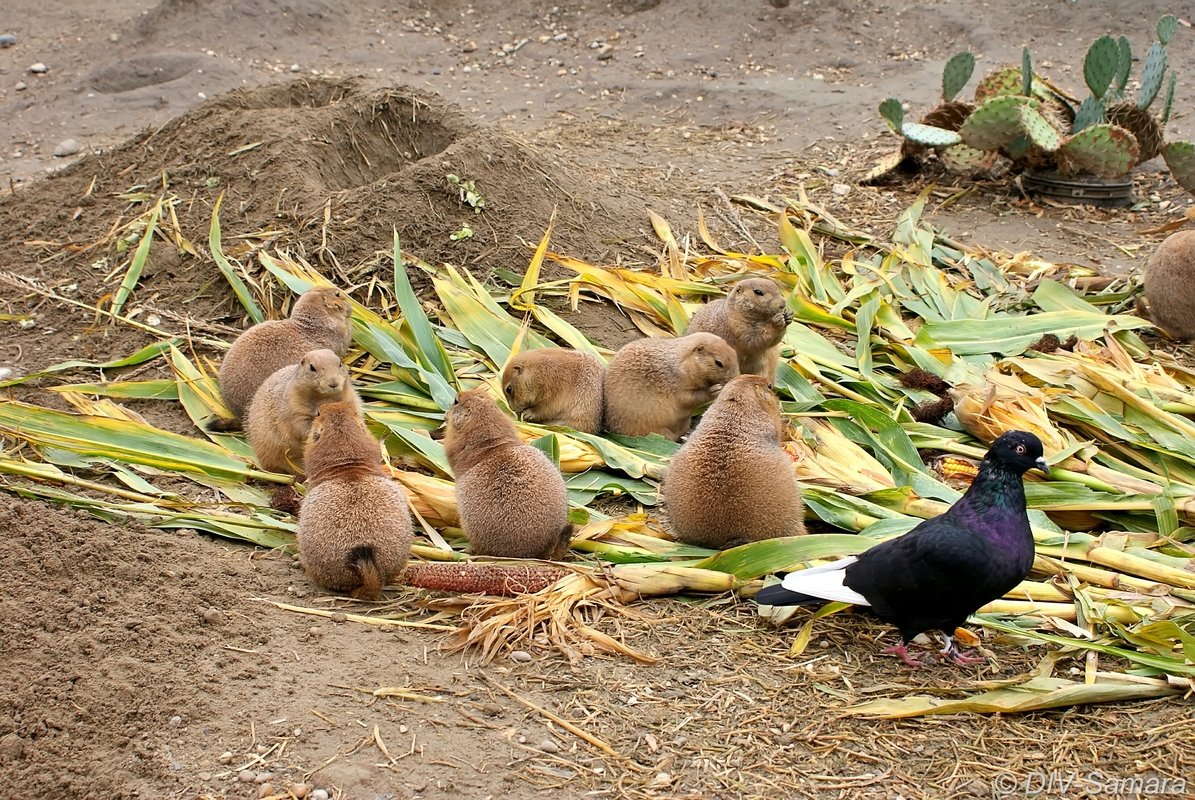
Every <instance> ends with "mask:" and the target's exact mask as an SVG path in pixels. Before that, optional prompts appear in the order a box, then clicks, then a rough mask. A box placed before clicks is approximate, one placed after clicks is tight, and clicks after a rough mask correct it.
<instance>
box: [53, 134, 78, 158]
mask: <svg viewBox="0 0 1195 800" xmlns="http://www.w3.org/2000/svg"><path fill="white" fill-rule="evenodd" d="M82 149H83V145H81V144H79V140H78V139H63V140H62V141H61V142H59V143H58V146H57V147H55V148H54V156H55V157H56V158H66V157H67V156H73V155H75V154H76V153H78V152H79V151H80V150H82Z"/></svg>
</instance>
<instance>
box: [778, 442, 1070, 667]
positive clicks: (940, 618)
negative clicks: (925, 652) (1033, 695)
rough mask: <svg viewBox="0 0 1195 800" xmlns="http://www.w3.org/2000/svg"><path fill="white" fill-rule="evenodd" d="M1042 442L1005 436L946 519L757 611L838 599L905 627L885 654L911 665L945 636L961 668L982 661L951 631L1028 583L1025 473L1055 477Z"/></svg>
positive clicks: (807, 573)
mask: <svg viewBox="0 0 1195 800" xmlns="http://www.w3.org/2000/svg"><path fill="white" fill-rule="evenodd" d="M1042 453H1043V451H1042V444H1041V440H1040V439H1038V438H1037V437H1036V436H1034V435H1033V434H1032V433H1027V432H1025V431H1009V432H1007V433H1004V434H1002V435H1001V436H999V437H998V438H997V439H996V440H995V441H994V442H992V445H991V447H990V448H989V449H988V452H987V454H986V455H985V456H984V458H983V462H982V463H981V464H980V465H979V474H978V475H977V476H976V477H975V480H974V481H973V482H972V483H971V485H970V487H968V488H967V491H966V493H965V494H964V495H963V496H962V497H961V498H959V500H958V502H956V503H955V504H954V505H953V506H951V507H950V508H949V509H947V511H946V512H945V513H943V514H940V515H939V516H937V517H934V518H932V519H927V520H924V521H922V522H921V523H919V524H918V525H917V527H915V528H913V529H912V530H911V531H909V532H908V533H906V534H905V535H904V536H900V537H897V538H895V539H889V540H888V541H885V542H882V543H880V544H878V545H876V546H875V547H872V548H870V549H869V550H866V551H864V552H863V553H862V554H861V555H859V556H851V557H848V558H843V559H840V560H838V561H835V562H834V563H832V564H827V565H824V566H819V567H812V568H810V569H805V570H801V571H799V572H790V573H788V574H787V575H786V576H785V577H784V579H783V580H782V581H781V582H780V583H778V584H774V585H772V586H767V587H765V588H763V589H761V590H760V591H759V593H758V594H757V595H756V596H755V602H756V603H758V604H759V605H772V606H789V605H805V604H810V603H818V602H821V601H825V600H837V601H840V602H843V603H852V604H855V605H861V606H867V607H869V608H870V610H871V612H872V613H874V614H875V615H876V616H877V617H879V618H880V619H881V620H883V621H885V622H888V623H890V624H892V625H895V626H896V627H897V628H898V629H899V630H900V635H901V643H900V644H899V645H894V646H892V647H889V648H887V649H886V650H884V652H885V653H887V654H892V655H896V656H898V657H900V659H901V660H902V661H904V662H905V663H906V664H910V665H912V666H921V665H922V662H920V661H917V660H916V659H914V658H912V657H910V656H909V652H908V646H909V643H910V642H911V641H912V640H913V638H914V637H915V636H917V635H918V634H920V633H922V632H923V631H928V630H934V629H937V630H940V631H941V632H942V634H943V636H944V637H945V641H946V646H945V648H944V649H943V650H942V651H941V654H942V655H943V656H944V657H946V658H948V659H950V660H951V661H953V662H954V663H956V664H961V665H966V664H973V663H976V662H979V661H982V660H983V659H980V658H975V657H972V656H968V655H967V654H965V653H963V652H961V651H960V650H958V649H957V648H956V646H955V643H954V638H953V634H954V631H955V629H956V628H958V627H960V626H962V625H963V624H964V623H965V622H966V620H967V617H969V616H970V615H971V614H973V613H974V612H975V611H977V610H978V609H979V608H980V607H982V606H983V605H985V604H986V603H989V602H991V601H992V600H995V599H996V598H998V597H1001V596H1003V595H1004V594H1005V592H1007V591H1009V590H1010V589H1012V588H1013V587H1015V586H1016V585H1017V584H1018V583H1020V582H1021V581H1023V580H1024V579H1025V577H1026V576H1027V575H1028V574H1029V570H1030V568H1031V567H1032V566H1033V554H1034V547H1033V534H1032V532H1031V530H1030V528H1029V516H1028V514H1027V512H1026V510H1025V487H1024V485H1023V484H1022V482H1021V476H1022V475H1024V474H1025V472H1026V471H1027V470H1029V469H1031V468H1037V469H1039V470H1041V471H1042V472H1043V473H1045V474H1046V475H1047V476H1048V475H1049V474H1050V468H1049V467H1048V466H1047V464H1046V460H1045V458H1044V457H1043V455H1042Z"/></svg>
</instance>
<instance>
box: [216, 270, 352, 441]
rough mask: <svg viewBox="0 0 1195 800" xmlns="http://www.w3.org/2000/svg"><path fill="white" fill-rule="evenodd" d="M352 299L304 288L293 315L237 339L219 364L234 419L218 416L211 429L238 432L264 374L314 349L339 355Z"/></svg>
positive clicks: (344, 348)
mask: <svg viewBox="0 0 1195 800" xmlns="http://www.w3.org/2000/svg"><path fill="white" fill-rule="evenodd" d="M351 313H352V307H351V305H350V304H349V301H348V298H347V297H345V296H344V294H343V293H341V292H340V291H339V290H338V289H336V288H334V287H331V286H326V287H320V288H318V289H311V290H309V291H306V292H304V293H303V294H302V295H300V296H299V299H298V300H296V301H295V304H294V307H293V308H292V309H291V312H290V318H289V319H282V320H267V321H265V322H259V323H257V324H256V325H254V326H253V327H251V328H249V329H248V330H246V331H245V332H244V333H242V334H241V335H240V336H238V337H237V338H236V341H234V342H233V343H232V347H230V348H229V350H228V352H227V353H225V355H224V360H223V361H221V362H220V396H221V397H223V398H224V403H225V404H226V405H227V406H228V408H229V410H230V411H232V413H233V419H217V420H213V421H212V422H211V423H209V424H208V429H209V430H214V431H234V430H240V429H241V425H242V423H243V421H244V419H243V418H244V416H245V414H246V413H247V412H248V411H249V406H250V404H251V403H252V402H253V395H254V394H256V393H257V389H258V387H259V386H261V385H262V384H263V383H265V380H266V378H268V377H270V376H271V375H273V374H274V373H275V372H277V371H278V370H279V369H281V368H282V367H285V366H288V365H290V364H294V363H296V362H298V360H299V359H300V358H302V357H303V354H304V353H307V352H309V351H311V350H322V349H326V350H331V351H332V352H333V353H335V354H336V355H337V357H339V358H344V356H345V354H346V353H348V350H349V344H350V343H351V342H352V326H351V324H350V315H351Z"/></svg>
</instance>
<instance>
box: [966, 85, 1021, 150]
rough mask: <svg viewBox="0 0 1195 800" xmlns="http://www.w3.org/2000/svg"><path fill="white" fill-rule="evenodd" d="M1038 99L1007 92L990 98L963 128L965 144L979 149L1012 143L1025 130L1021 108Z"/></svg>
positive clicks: (991, 148) (999, 146) (996, 147)
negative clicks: (1007, 93) (1022, 124)
mask: <svg viewBox="0 0 1195 800" xmlns="http://www.w3.org/2000/svg"><path fill="white" fill-rule="evenodd" d="M1026 105H1029V106H1031V107H1035V106H1036V105H1037V102H1036V101H1035V100H1032V99H1030V98H1028V97H1021V96H1020V95H1005V96H1002V97H994V98H992V99H991V100H988V101H986V102H985V103H984V104H983V105H981V106H980V107H979V108H977V109H975V113H974V114H972V115H971V116H969V117H967V121H966V122H964V123H963V127H961V128H959V137H960V138H961V139H962V141H963V143H964V144H966V145H967V146H969V147H974V148H976V149H977V150H999V149H1000V148H1001V147H1004V146H1005V145H1008V144H1011V143H1012V142H1013V141H1014V140H1015V139H1017V137H1019V136H1020V135H1021V134H1022V133H1023V131H1022V127H1021V107H1022V106H1026Z"/></svg>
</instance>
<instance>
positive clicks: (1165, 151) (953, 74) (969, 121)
mask: <svg viewBox="0 0 1195 800" xmlns="http://www.w3.org/2000/svg"><path fill="white" fill-rule="evenodd" d="M1177 25H1178V23H1177V20H1176V19H1175V18H1174V17H1172V16H1166V17H1163V18H1162V19H1160V20H1159V21H1158V24H1157V34H1158V39H1157V41H1155V42H1154V43H1153V45H1152V46H1151V47H1150V49H1149V52H1148V54H1147V55H1146V57H1145V60H1144V61H1145V63H1144V68H1143V72H1142V76H1141V81H1140V84H1141V90H1140V94H1139V96H1138V97H1137V98H1136V99H1135V100H1132V101H1129V100H1126V98H1125V90H1126V87H1127V86H1128V83H1129V79H1130V76H1131V73H1132V61H1133V51H1132V47H1131V46H1130V44H1129V40H1128V39H1127V38H1126V37H1124V36H1120V37H1118V38H1113V37H1112V36H1108V35H1105V36H1100V37H1099V38H1098V39H1096V40H1095V41H1094V42H1093V43H1092V45H1091V47H1090V48H1089V49H1088V50H1087V52H1086V54H1085V56H1084V59H1083V81H1084V83H1085V85H1086V88H1087V89H1088V91H1090V93H1091V94H1090V96H1088V97H1087V98H1085V99H1083V100H1082V102H1080V100H1079V98H1077V97H1072V96H1071V95H1070V94H1068V93H1067V92H1066V90H1065V89H1062V88H1059V87H1058V86H1055V85H1054V84H1052V83H1050V82H1049V81H1048V80H1046V79H1045V78H1043V77H1042V76H1040V75H1035V74H1034V71H1033V61H1032V56H1031V54H1030V52H1029V49H1028V48H1024V50H1023V51H1022V57H1021V65H1020V66H1011V65H1010V66H1004V67H1000V68H998V69H996V70H994V71H992V72H990V73H989V74H988V75H986V76H984V77H983V78H981V79H980V81H979V83H978V84H977V85H976V87H975V92H974V103H975V104H974V106H971V105H968V104H967V103H965V102H962V101H959V100H956V99H955V98H956V97H957V96H958V93H959V91H960V90H961V89H962V88H963V86H965V85H966V83H967V82H968V80H969V79H970V78H971V75H972V72H973V70H974V64H975V59H974V57H972V56H971V55H970V54H969V53H958V54H956V55H954V56H952V57H951V58H950V60H949V61H948V62H947V63H946V65H945V68H944V69H943V71H942V100H943V102H942V103H940V104H939V105H938V106H936V107H935V108H933V109H932V110H931V111H929V112H928V113H926V114H925V115H924V116H922V118H921V122H919V123H908V122H905V121H904V110H903V106H902V104H901V102H900V101H899V100H896V99H892V98H890V99H888V100H886V101H884V103H883V104H881V107H880V113H881V114H882V115H883V116H884V118H885V120H887V122H888V125H889V127H891V128H892V130H893V131H895V132H896V133H897V134H899V135H900V136H901V137H902V138H903V141H902V145H901V151H900V155H901V156H902V159H895V158H889V159H888V160H886V161H885V164H886V165H887V166H886V169H885V170H880V169H879V168H877V170H873V172H872V173H871V176H870V177H872V178H874V177H877V176H879V175H882V174H885V172H890V171H891V170H893V169H895V167H896V165H897V164H900V163H906V160H907V163H908V164H912V165H913V166H914V168H915V166H916V163H917V162H919V161H920V160H921V159H922V157H923V156H924V155H925V154H927V153H930V152H933V153H935V154H936V156H937V158H938V160H939V162H940V163H941V164H942V165H943V166H944V167H945V168H946V169H947V170H949V171H951V172H957V173H975V172H979V171H982V170H985V169H987V170H990V169H993V168H995V166H996V164H997V162H998V160H1000V158H1001V157H1003V158H1004V159H1007V160H1008V161H1011V162H1012V164H1013V166H1014V167H1016V168H1020V169H1022V170H1025V169H1028V170H1036V169H1042V170H1047V171H1049V170H1054V169H1057V170H1058V171H1059V172H1061V173H1062V174H1063V175H1075V174H1078V173H1089V174H1092V175H1096V176H1100V177H1105V178H1118V177H1123V176H1124V175H1126V174H1128V172H1129V170H1131V169H1132V168H1133V167H1134V166H1136V165H1137V164H1138V163H1140V162H1141V161H1144V160H1148V159H1151V158H1154V157H1155V156H1157V155H1158V154H1159V153H1161V154H1162V155H1163V156H1164V157H1165V158H1166V163H1167V165H1168V166H1169V167H1170V170H1171V172H1172V173H1173V174H1174V177H1175V180H1177V181H1178V182H1179V184H1180V185H1182V186H1183V187H1184V188H1186V189H1188V190H1189V191H1192V192H1195V145H1192V144H1190V143H1186V142H1175V143H1171V144H1167V145H1165V146H1164V137H1163V127H1164V125H1165V124H1166V122H1167V120H1169V118H1170V113H1171V109H1172V107H1173V103H1174V94H1175V84H1176V79H1175V75H1174V73H1173V72H1171V75H1170V79H1169V83H1168V85H1167V86H1166V87H1165V88H1166V99H1165V103H1164V108H1163V111H1162V114H1161V116H1160V118H1158V117H1155V115H1154V114H1153V113H1151V112H1150V110H1149V109H1150V107H1151V106H1152V105H1153V103H1154V102H1155V100H1156V99H1157V97H1158V95H1159V94H1160V93H1161V90H1162V88H1163V81H1164V79H1165V75H1166V71H1167V53H1166V45H1167V44H1168V43H1169V42H1170V41H1171V40H1172V39H1173V37H1174V36H1175V35H1176V33H1177ZM910 156H912V157H913V158H911V159H910V158H909V157H910Z"/></svg>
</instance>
